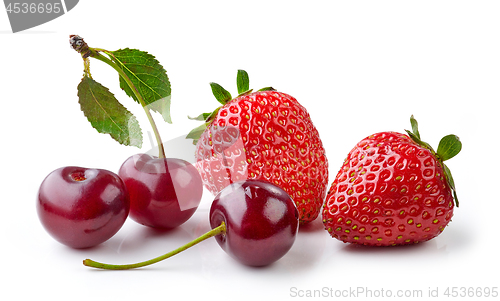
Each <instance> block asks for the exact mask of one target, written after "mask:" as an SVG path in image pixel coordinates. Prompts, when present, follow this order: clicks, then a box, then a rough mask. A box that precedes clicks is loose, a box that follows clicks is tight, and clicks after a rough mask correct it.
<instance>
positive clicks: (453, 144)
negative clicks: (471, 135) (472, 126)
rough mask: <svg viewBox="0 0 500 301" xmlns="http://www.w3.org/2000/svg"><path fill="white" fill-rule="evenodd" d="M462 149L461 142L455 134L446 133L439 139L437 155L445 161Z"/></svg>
mask: <svg viewBox="0 0 500 301" xmlns="http://www.w3.org/2000/svg"><path fill="white" fill-rule="evenodd" d="M461 150H462V142H461V141H460V139H459V138H458V137H457V136H455V135H448V136H445V137H443V139H441V141H439V145H438V149H437V155H438V156H439V158H441V160H443V161H446V160H449V159H451V158H453V157H455V156H456V155H457V154H458V153H459V152H460V151H461Z"/></svg>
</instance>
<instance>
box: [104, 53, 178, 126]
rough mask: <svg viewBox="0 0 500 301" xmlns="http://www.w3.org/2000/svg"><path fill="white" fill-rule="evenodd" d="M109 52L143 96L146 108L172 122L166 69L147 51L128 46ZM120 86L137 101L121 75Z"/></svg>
mask: <svg viewBox="0 0 500 301" xmlns="http://www.w3.org/2000/svg"><path fill="white" fill-rule="evenodd" d="M110 54H111V55H112V60H113V61H114V62H115V63H117V64H118V66H119V67H120V68H121V69H122V70H123V71H124V72H125V74H126V75H127V76H128V77H129V78H130V80H131V81H132V83H133V84H134V86H135V87H136V89H137V91H138V92H139V93H140V94H141V96H142V97H143V98H144V102H145V103H146V105H147V106H148V108H150V109H151V110H153V111H154V112H157V113H160V114H161V115H162V117H163V120H165V121H166V122H168V123H172V119H171V117H170V98H171V89H170V81H169V79H168V76H167V71H165V69H164V68H163V66H162V65H160V63H159V62H158V61H157V60H156V58H155V57H154V56H153V55H151V54H149V53H147V52H144V51H140V50H137V49H129V48H126V49H120V50H116V51H112V52H110ZM120 87H121V88H122V89H123V90H124V91H125V93H127V95H128V96H130V97H132V98H133V99H134V100H135V101H136V102H139V100H138V99H137V97H136V96H135V94H134V93H133V91H132V89H131V88H130V87H129V86H128V85H127V83H126V82H125V80H124V79H123V78H122V77H121V76H120Z"/></svg>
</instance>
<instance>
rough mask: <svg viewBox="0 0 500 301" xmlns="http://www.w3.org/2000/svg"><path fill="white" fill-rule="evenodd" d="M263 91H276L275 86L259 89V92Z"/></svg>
mask: <svg viewBox="0 0 500 301" xmlns="http://www.w3.org/2000/svg"><path fill="white" fill-rule="evenodd" d="M262 91H276V89H274V88H273V87H265V88H262V89H260V90H257V92H262Z"/></svg>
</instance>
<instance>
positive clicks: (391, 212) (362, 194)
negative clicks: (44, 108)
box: [323, 116, 462, 246]
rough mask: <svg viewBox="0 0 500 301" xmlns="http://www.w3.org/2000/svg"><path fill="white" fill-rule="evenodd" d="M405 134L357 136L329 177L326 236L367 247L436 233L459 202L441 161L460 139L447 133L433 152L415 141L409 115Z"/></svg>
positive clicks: (450, 154) (414, 240)
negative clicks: (331, 181)
mask: <svg viewBox="0 0 500 301" xmlns="http://www.w3.org/2000/svg"><path fill="white" fill-rule="evenodd" d="M410 120H411V123H412V128H413V132H410V131H407V133H408V135H409V136H407V135H403V134H400V133H395V132H382V133H378V134H374V135H372V136H369V137H367V138H365V139H363V140H361V141H360V142H359V143H358V144H357V145H356V146H355V147H354V148H353V149H352V150H351V152H350V153H349V154H348V155H347V159H346V160H345V161H344V164H343V166H342V168H341V169H340V171H339V172H338V174H337V176H336V178H335V180H334V181H333V183H332V185H331V187H330V189H329V191H328V194H327V197H326V201H325V204H324V209H323V223H324V225H325V229H326V230H327V231H328V232H329V233H330V235H331V236H333V237H335V238H337V239H339V240H341V241H343V242H351V243H357V244H363V245H369V246H394V245H405V244H414V243H418V242H422V241H426V240H429V239H431V238H434V237H436V236H437V235H439V234H440V233H441V232H442V231H443V230H444V228H445V226H446V225H447V224H448V222H449V221H450V219H451V217H452V216H453V208H454V202H453V199H455V201H456V205H457V206H458V200H457V197H456V193H455V185H454V183H453V178H452V176H451V173H450V171H449V169H448V168H447V167H446V166H445V165H444V163H443V161H445V160H447V159H450V158H452V157H453V156H455V155H457V154H458V153H459V152H460V150H461V147H462V144H461V142H460V140H459V139H458V137H457V136H455V135H448V136H446V137H444V138H443V139H442V140H441V142H440V143H439V147H438V150H437V152H435V151H434V150H433V149H432V148H431V147H430V146H429V145H428V144H427V143H425V142H422V141H421V140H420V134H419V133H418V125H417V122H416V120H415V119H414V118H413V116H412V117H411V119H410Z"/></svg>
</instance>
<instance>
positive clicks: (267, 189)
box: [83, 180, 299, 270]
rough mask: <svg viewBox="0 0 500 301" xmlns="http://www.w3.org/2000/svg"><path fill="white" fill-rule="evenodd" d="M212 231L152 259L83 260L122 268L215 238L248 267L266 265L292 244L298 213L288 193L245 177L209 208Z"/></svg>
mask: <svg viewBox="0 0 500 301" xmlns="http://www.w3.org/2000/svg"><path fill="white" fill-rule="evenodd" d="M210 225H211V227H212V230H210V231H208V232H207V233H205V234H203V235H202V236H200V237H198V238H197V239H195V240H193V241H191V242H189V243H187V244H186V245H184V246H182V247H180V248H178V249H176V250H173V251H171V252H169V253H166V254H164V255H161V256H159V257H156V258H154V259H151V260H148V261H143V262H139V263H134V264H125V265H112V264H105V263H100V262H96V261H93V260H90V259H85V260H84V261H83V264H84V265H86V266H89V267H93V268H100V269H110V270H123V269H133V268H138V267H143V266H147V265H150V264H153V263H156V262H159V261H161V260H164V259H167V258H169V257H171V256H174V255H176V254H178V253H180V252H182V251H184V250H186V249H188V248H190V247H192V246H194V245H196V244H197V243H199V242H201V241H204V240H206V239H208V238H210V237H215V239H216V240H217V242H218V243H219V245H220V246H221V247H222V249H223V250H224V251H225V252H226V253H228V254H229V255H230V256H231V257H233V258H234V259H236V260H237V261H239V262H241V263H243V264H245V265H249V266H264V265H269V264H271V263H273V262H275V261H277V260H278V259H280V258H281V257H283V256H284V255H285V254H286V253H287V252H288V251H289V250H290V248H291V247H292V245H293V243H294V242H295V238H296V236H297V231H298V227H299V213H298V211H297V207H296V206H295V203H294V202H293V201H292V199H291V198H290V196H289V195H288V194H287V193H286V192H285V191H284V190H282V189H281V188H280V187H278V186H276V185H274V184H272V183H270V182H266V181H261V180H246V181H241V182H236V183H233V184H230V185H229V186H227V187H226V188H224V189H223V190H222V191H221V192H220V193H219V194H218V195H217V196H216V197H215V200H214V201H213V203H212V206H211V208H210Z"/></svg>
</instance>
